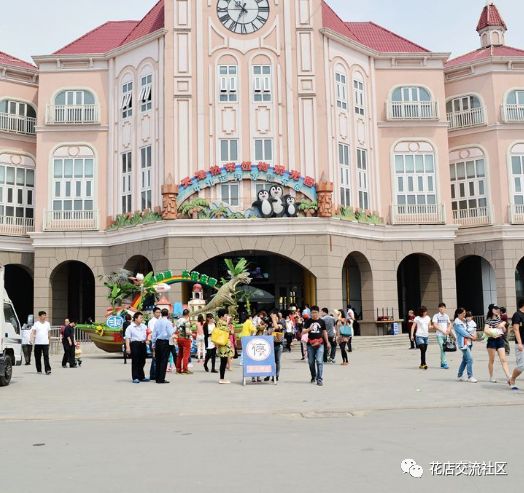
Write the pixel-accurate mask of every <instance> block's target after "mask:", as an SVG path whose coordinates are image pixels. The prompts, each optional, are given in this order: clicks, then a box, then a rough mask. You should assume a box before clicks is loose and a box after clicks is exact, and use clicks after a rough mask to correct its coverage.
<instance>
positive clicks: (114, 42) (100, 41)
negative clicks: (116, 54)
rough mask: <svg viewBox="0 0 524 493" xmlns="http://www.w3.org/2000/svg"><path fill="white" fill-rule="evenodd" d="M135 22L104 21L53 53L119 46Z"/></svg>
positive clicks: (86, 52)
mask: <svg viewBox="0 0 524 493" xmlns="http://www.w3.org/2000/svg"><path fill="white" fill-rule="evenodd" d="M137 24H138V21H118V22H106V23H105V24H102V25H101V26H98V27H97V28H95V29H93V30H92V31H89V32H88V33H87V34H84V35H83V36H82V37H80V38H78V39H77V40H75V41H73V42H72V43H69V44H68V45H67V46H64V47H63V48H61V49H60V50H58V51H55V53H54V55H80V54H91V53H92V54H100V53H106V52H107V51H109V50H111V49H113V48H117V47H118V46H120V45H121V44H122V42H123V41H124V40H125V39H126V37H127V36H128V35H129V34H130V33H131V31H132V30H133V29H134V28H135V27H136V26H137Z"/></svg>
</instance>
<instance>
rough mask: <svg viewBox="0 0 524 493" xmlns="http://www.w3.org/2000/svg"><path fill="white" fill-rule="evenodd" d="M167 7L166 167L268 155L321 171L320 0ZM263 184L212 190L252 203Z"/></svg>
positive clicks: (217, 197)
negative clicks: (257, 189) (252, 198)
mask: <svg viewBox="0 0 524 493" xmlns="http://www.w3.org/2000/svg"><path fill="white" fill-rule="evenodd" d="M165 15H166V20H165V27H166V30H167V34H166V47H165V54H166V56H165V67H164V70H165V74H166V77H165V80H166V91H165V94H166V101H165V105H166V112H165V114H166V125H165V129H166V137H165V142H166V151H165V152H166V156H165V161H166V167H167V168H168V169H167V170H166V173H167V174H169V173H170V174H171V175H172V176H173V179H174V181H175V182H176V183H179V182H180V181H181V180H183V179H184V178H186V177H193V176H194V175H195V172H197V171H198V170H202V169H209V167H210V166H213V165H218V166H223V165H225V164H226V163H228V162H237V163H238V162H243V161H252V162H258V161H265V162H268V163H270V164H271V165H274V164H279V165H283V166H285V167H286V168H287V169H289V170H297V171H299V172H300V173H301V174H302V175H303V176H312V177H316V176H319V169H320V165H319V156H321V155H323V154H324V155H325V149H326V147H327V142H326V140H327V138H326V137H325V136H324V135H325V133H323V132H322V131H321V129H322V128H327V121H326V118H327V117H326V116H325V115H326V112H325V81H324V69H323V67H324V46H323V36H322V34H321V29H322V2H321V0H198V1H196V0H166V4H165ZM319 95H323V96H319ZM256 186H257V185H256V183H247V182H241V183H239V184H238V186H235V187H229V188H228V187H226V186H222V187H220V186H219V187H216V189H215V190H211V192H210V193H211V196H207V195H206V198H207V199H209V200H210V201H211V202H213V201H220V202H226V203H228V204H229V205H231V206H232V207H236V206H237V205H238V206H239V209H241V208H242V207H241V206H242V204H239V203H238V201H237V200H236V199H231V197H238V198H239V200H240V201H241V200H242V197H245V198H246V204H244V205H247V208H249V207H250V205H251V203H250V202H249V201H250V200H251V197H253V196H254V195H255V190H256V188H255V187H256ZM237 187H238V188H237ZM230 199H231V200H230ZM228 200H230V201H229V202H228Z"/></svg>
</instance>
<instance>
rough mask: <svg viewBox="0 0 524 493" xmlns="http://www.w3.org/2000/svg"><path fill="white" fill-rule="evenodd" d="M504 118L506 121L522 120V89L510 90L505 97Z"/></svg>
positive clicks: (523, 101)
mask: <svg viewBox="0 0 524 493" xmlns="http://www.w3.org/2000/svg"><path fill="white" fill-rule="evenodd" d="M505 120H506V121H507V122H522V121H524V89H516V90H514V91H511V92H510V93H509V94H508V96H507V98H506V105H505Z"/></svg>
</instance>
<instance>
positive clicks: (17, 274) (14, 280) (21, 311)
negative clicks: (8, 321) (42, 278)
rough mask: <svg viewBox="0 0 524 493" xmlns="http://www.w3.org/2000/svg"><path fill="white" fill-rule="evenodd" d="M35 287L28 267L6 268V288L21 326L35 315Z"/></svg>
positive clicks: (10, 265) (17, 265)
mask: <svg viewBox="0 0 524 493" xmlns="http://www.w3.org/2000/svg"><path fill="white" fill-rule="evenodd" d="M33 286H34V282H33V274H32V273H31V272H30V271H29V269H28V268H27V267H25V266H23V265H19V264H7V265H6V266H5V288H6V291H7V294H8V296H9V298H10V299H11V301H12V302H13V305H14V307H15V310H16V313H17V315H18V319H19V320H20V323H21V324H24V323H25V322H27V317H28V316H29V315H32V314H33V305H34V288H33Z"/></svg>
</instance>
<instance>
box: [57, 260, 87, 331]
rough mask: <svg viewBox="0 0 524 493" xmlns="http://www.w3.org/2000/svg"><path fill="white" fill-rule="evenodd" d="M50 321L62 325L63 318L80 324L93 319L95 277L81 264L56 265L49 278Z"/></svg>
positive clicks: (74, 262) (71, 262) (76, 262)
mask: <svg viewBox="0 0 524 493" xmlns="http://www.w3.org/2000/svg"><path fill="white" fill-rule="evenodd" d="M50 281H51V297H52V302H51V314H50V315H51V321H52V323H53V324H62V323H63V322H64V319H65V318H72V319H73V320H76V321H78V322H80V323H84V322H87V321H88V320H89V319H91V320H94V319H95V276H94V275H93V272H92V271H91V269H90V268H89V267H88V266H87V265H86V264H84V263H83V262H78V261H76V260H72V261H67V262H63V263H61V264H60V265H58V266H57V267H56V268H55V269H54V270H53V272H52V273H51V277H50Z"/></svg>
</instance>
